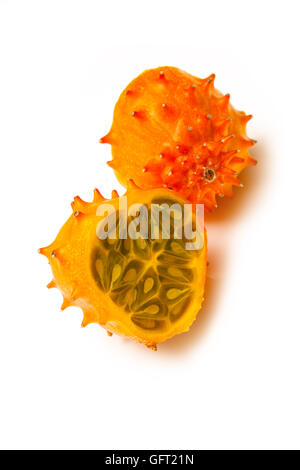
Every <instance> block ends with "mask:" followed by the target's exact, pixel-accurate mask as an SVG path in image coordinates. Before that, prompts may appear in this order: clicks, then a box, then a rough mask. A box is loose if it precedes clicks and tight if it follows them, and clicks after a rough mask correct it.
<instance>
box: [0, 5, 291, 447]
mask: <svg viewBox="0 0 300 470" xmlns="http://www.w3.org/2000/svg"><path fill="white" fill-rule="evenodd" d="M298 9H299V7H298V4H297V2H293V1H286V2H284V3H283V2H277V1H274V2H268V1H259V2H258V1H251V2H248V1H247V2H238V1H227V2H221V1H215V2H207V1H206V2H204V1H186V2H182V1H181V2H179V1H172V2H171V1H165V2H157V1H153V2H151V3H149V2H142V1H140V2H137V1H127V2H117V1H112V2H100V1H88V0H85V1H66V0H60V1H53V0H52V1H51V2H50V1H32V0H28V1H26V2H24V1H14V0H11V1H3V0H0V158H1V170H0V171H1V173H0V174H1V185H0V191H1V249H2V250H1V258H0V266H1V313H0V315H1V326H0V447H1V448H26V449H28V448H74V449H76V448H99V449H105V448H107V449H118V448H119V449H142V448H146V449H147V448H149V449H150V448H155V449H163V448H170V449H172V448H173V449H175V448H179V449H193V448H194V449H211V448H212V449H214V448H225V449H229V448H299V447H300V436H299V419H300V405H299V395H300V378H299V354H300V343H299V334H300V318H299V313H300V309H299V301H298V292H299V287H298V283H299V262H300V259H299V246H298V240H299V221H298V217H299V206H298V204H299V173H300V172H299V170H300V160H299V137H298V136H299V105H300V102H299V101H300V100H299V92H298V83H299V79H300V67H299V60H298V56H299V52H298V44H299V40H300V37H299V36H300V34H299V28H298V17H299V11H298ZM160 65H173V66H176V67H180V68H182V69H184V70H186V71H187V72H189V73H191V74H194V75H197V76H200V77H205V76H208V75H209V74H210V73H213V72H214V73H216V81H215V86H216V87H217V88H218V89H220V91H222V92H223V93H227V92H230V94H231V102H232V104H233V105H234V106H235V107H236V108H237V109H242V110H244V111H246V112H247V113H251V114H253V115H254V118H253V120H252V121H250V123H249V124H248V134H249V136H250V137H251V138H254V139H257V140H258V143H257V145H256V146H255V147H253V149H252V150H251V154H252V155H253V157H254V158H256V159H257V160H258V165H257V166H256V167H253V168H249V169H246V170H245V172H244V173H243V174H242V176H241V180H242V182H243V183H244V186H245V187H244V188H243V189H236V190H235V198H234V199H233V200H222V202H221V203H220V205H219V208H218V209H217V210H216V211H215V212H214V213H213V214H212V215H209V216H208V217H207V219H206V226H207V232H208V249H209V269H208V279H207V288H206V300H205V303H204V306H203V309H202V310H201V312H200V314H199V316H198V318H197V321H196V322H195V324H194V325H193V327H192V328H191V330H190V332H189V333H187V334H183V335H180V336H178V337H175V338H173V339H171V340H170V341H168V342H166V343H164V344H162V345H160V346H159V349H158V352H157V353H154V352H153V351H150V350H147V349H146V348H144V347H143V346H141V345H137V344H134V343H132V342H130V341H128V340H126V339H122V338H119V337H117V336H113V337H112V338H109V337H108V336H107V334H106V332H105V331H104V330H103V329H102V328H100V327H99V326H98V325H90V326H88V327H87V328H85V329H82V328H80V324H81V321H82V313H81V311H80V310H79V309H77V308H69V309H67V310H65V311H64V312H61V311H60V305H61V302H62V297H61V294H60V293H59V292H58V291H57V290H54V289H53V290H51V291H48V290H47V289H46V287H45V286H46V284H47V283H48V282H49V281H50V279H51V273H50V269H49V266H48V264H47V262H46V260H45V259H44V258H43V257H41V256H38V254H37V249H38V248H39V247H40V246H45V245H47V244H49V243H50V242H52V241H53V239H54V237H55V236H56V234H57V232H58V230H59V228H60V227H61V225H62V224H63V223H64V222H65V220H66V219H67V217H68V216H69V214H70V211H71V209H70V202H71V200H72V198H73V197H74V196H75V195H77V194H78V195H80V196H81V197H82V198H83V199H85V200H90V199H91V198H92V191H93V189H94V187H98V188H99V189H100V191H101V192H102V193H103V194H104V195H105V196H109V195H110V192H111V190H112V189H118V190H119V191H120V193H121V194H122V192H124V189H122V187H121V186H120V185H119V184H118V182H117V180H116V178H115V176H114V174H113V172H112V170H111V169H110V168H109V167H108V166H107V165H106V163H105V162H106V161H107V160H110V148H109V146H104V145H100V144H98V140H99V138H100V137H101V136H102V135H104V134H105V133H106V132H107V131H108V130H109V127H110V124H111V120H112V113H113V107H114V104H115V102H116V100H117V98H118V96H119V94H120V93H121V91H122V90H123V88H124V87H125V86H126V85H127V83H129V82H130V81H131V80H132V79H133V78H134V77H135V76H136V75H138V74H139V73H141V72H142V71H143V70H144V69H146V68H152V67H158V66H160Z"/></svg>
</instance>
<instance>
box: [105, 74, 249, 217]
mask: <svg viewBox="0 0 300 470" xmlns="http://www.w3.org/2000/svg"><path fill="white" fill-rule="evenodd" d="M214 79H215V75H210V76H209V77H208V78H205V79H200V78H197V77H194V76H192V75H189V74H187V73H186V72H183V71H182V70H179V69H177V68H174V67H160V68H157V69H152V70H146V71H145V72H144V73H142V74H141V75H139V76H138V77H137V78H136V79H135V80H133V81H132V82H131V83H130V84H129V85H128V86H127V87H126V88H125V90H124V91H123V93H122V94H121V96H120V98H119V100H118V102H117V104H116V106H115V110H114V117H113V123H112V127H111V130H110V132H109V133H108V134H107V135H106V136H105V137H103V138H102V139H101V140H100V142H102V143H109V144H111V146H112V155H113V160H112V161H111V162H108V163H109V165H110V166H111V167H112V168H113V169H114V170H115V173H116V175H117V177H118V179H119V180H120V182H121V183H122V184H124V185H125V186H126V185H127V181H128V179H129V178H130V179H133V180H134V181H135V183H136V184H137V185H138V186H139V187H141V188H143V189H150V188H157V187H168V188H172V189H174V190H175V191H177V192H179V193H180V194H181V195H182V196H183V197H184V198H186V199H188V200H189V201H192V202H198V203H204V204H205V207H206V208H207V209H211V208H212V207H214V206H216V195H219V196H220V197H223V196H229V197H231V196H232V195H233V192H232V186H233V185H234V186H241V183H240V181H239V180H238V178H237V176H238V174H239V173H240V172H241V171H242V170H243V169H244V168H245V167H246V166H248V165H255V164H256V160H254V159H253V158H251V157H250V155H249V152H248V149H249V147H251V146H252V145H253V143H254V141H253V140H251V139H249V138H248V137H247V134H246V124H247V122H248V121H249V119H250V118H251V117H252V116H250V115H246V114H245V113H244V112H242V111H236V110H235V109H234V108H233V106H232V105H231V104H230V102H229V99H230V96H229V94H227V95H223V94H222V93H220V92H219V91H218V90H216V89H215V87H214Z"/></svg>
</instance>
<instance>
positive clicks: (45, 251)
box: [38, 245, 51, 258]
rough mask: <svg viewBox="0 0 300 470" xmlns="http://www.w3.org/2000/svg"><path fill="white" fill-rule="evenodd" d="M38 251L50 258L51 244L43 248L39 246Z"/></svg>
mask: <svg viewBox="0 0 300 470" xmlns="http://www.w3.org/2000/svg"><path fill="white" fill-rule="evenodd" d="M38 253H39V254H40V255H43V256H46V257H47V258H49V255H50V254H51V245H49V246H44V247H43V248H39V249H38Z"/></svg>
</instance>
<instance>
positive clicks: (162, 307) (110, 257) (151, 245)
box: [52, 197, 199, 330]
mask: <svg viewBox="0 0 300 470" xmlns="http://www.w3.org/2000/svg"><path fill="white" fill-rule="evenodd" d="M163 203H167V204H168V206H170V204H171V205H172V206H173V204H174V203H177V204H179V205H180V203H178V200H177V198H176V197H175V198H174V199H172V197H170V198H169V199H168V197H161V198H157V197H156V198H153V199H152V200H151V201H149V205H148V208H149V212H148V220H150V218H151V204H159V205H161V204H163ZM182 212H183V208H182V207H181V210H180V207H178V208H176V210H175V207H174V209H172V211H171V221H170V222H171V239H169V238H167V239H164V238H163V234H162V226H161V223H160V224H159V238H157V239H151V238H150V239H144V238H138V239H136V240H132V239H130V238H126V239H118V238H116V239H114V240H110V239H109V238H108V239H106V240H100V239H98V238H97V241H96V245H95V247H94V250H93V252H92V254H91V270H92V274H93V276H94V278H95V281H96V283H97V285H98V287H99V289H101V290H102V291H104V292H107V293H108V295H109V296H110V298H111V300H112V301H113V302H114V303H115V304H116V305H118V306H119V308H121V309H122V310H123V312H124V315H128V316H129V318H130V319H131V321H132V322H133V323H134V324H135V325H137V326H138V327H139V328H143V329H153V330H154V329H155V330H160V329H164V328H166V327H168V324H169V322H171V323H172V322H176V321H177V320H178V318H179V317H180V316H182V315H183V314H184V312H185V311H186V309H187V308H188V305H189V303H190V302H191V299H192V298H193V295H194V294H193V292H194V291H193V289H191V288H190V285H191V283H192V282H193V279H194V269H195V268H194V267H193V266H196V263H195V262H194V261H195V256H196V257H197V256H198V253H199V252H197V253H196V252H189V251H186V249H185V241H186V240H185V239H182V240H180V239H176V238H175V228H176V229H177V227H175V226H176V224H177V222H178V221H179V220H180V218H182ZM130 221H131V220H130ZM118 224H119V214H117V220H116V222H115V224H114V228H115V227H117V226H118ZM179 228H181V229H182V228H183V227H182V223H179V224H178V230H179ZM193 229H194V227H193ZM52 256H53V255H52Z"/></svg>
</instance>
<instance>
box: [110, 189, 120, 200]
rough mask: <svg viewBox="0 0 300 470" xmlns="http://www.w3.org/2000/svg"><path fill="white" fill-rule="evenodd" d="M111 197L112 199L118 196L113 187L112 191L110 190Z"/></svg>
mask: <svg viewBox="0 0 300 470" xmlns="http://www.w3.org/2000/svg"><path fill="white" fill-rule="evenodd" d="M111 197H112V199H117V198H118V197H119V194H118V191H116V190H115V189H113V190H112V192H111Z"/></svg>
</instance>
